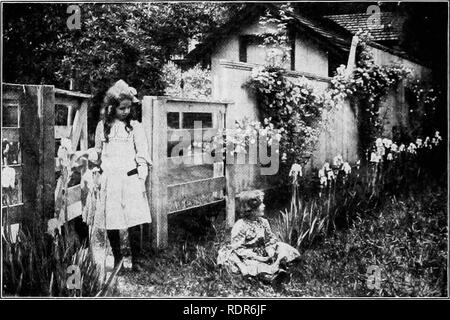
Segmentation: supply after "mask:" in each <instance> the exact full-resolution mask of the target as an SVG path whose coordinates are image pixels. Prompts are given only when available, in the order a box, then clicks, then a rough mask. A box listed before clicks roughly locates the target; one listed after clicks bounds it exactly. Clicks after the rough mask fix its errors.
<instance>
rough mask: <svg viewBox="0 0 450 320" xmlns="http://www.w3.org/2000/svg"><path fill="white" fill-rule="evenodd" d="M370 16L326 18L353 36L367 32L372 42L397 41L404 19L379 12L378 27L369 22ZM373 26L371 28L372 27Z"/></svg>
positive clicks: (344, 15) (352, 15)
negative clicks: (362, 31)
mask: <svg viewBox="0 0 450 320" xmlns="http://www.w3.org/2000/svg"><path fill="white" fill-rule="evenodd" d="M370 17H371V14H366V13H352V14H338V15H328V16H325V18H328V19H330V20H332V21H334V22H336V23H337V24H338V25H340V26H342V27H343V28H345V29H347V30H348V31H350V32H351V33H352V34H355V33H356V32H357V31H358V30H360V29H361V30H368V31H369V33H370V35H371V36H372V40H373V41H387V40H399V39H400V36H401V34H402V29H403V23H404V22H405V19H406V18H405V17H404V16H401V15H398V14H396V13H393V12H380V25H379V26H376V25H375V24H374V23H371V21H374V20H369V18H370ZM372 25H373V26H372Z"/></svg>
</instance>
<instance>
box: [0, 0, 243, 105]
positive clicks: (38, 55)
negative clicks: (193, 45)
mask: <svg viewBox="0 0 450 320" xmlns="http://www.w3.org/2000/svg"><path fill="white" fill-rule="evenodd" d="M242 7H243V5H242V4H221V3H206V2H204V3H203V2H198V3H170V4H169V3H122V4H100V3H83V4H81V5H80V8H81V29H80V30H69V29H68V28H67V26H66V20H67V18H68V17H69V15H68V14H67V13H66V10H67V5H64V4H22V3H21V4H7V5H5V7H4V9H5V21H4V45H5V60H4V61H5V64H4V65H5V72H4V80H5V81H7V82H12V83H31V84H37V83H42V82H44V83H47V84H52V85H55V86H57V87H59V88H63V89H64V88H68V84H69V80H70V79H71V78H73V79H74V80H75V88H76V89H77V90H80V91H83V92H88V93H92V94H94V95H96V97H97V98H98V99H97V100H96V103H99V102H101V100H100V99H101V98H100V97H101V96H102V94H103V93H104V92H105V91H106V89H107V88H108V86H109V85H110V84H112V83H113V82H115V81H117V80H118V79H124V80H125V81H126V82H127V83H129V84H130V85H131V86H133V87H135V88H136V89H137V90H138V92H139V94H140V95H144V94H147V95H157V94H162V92H163V85H162V83H161V68H162V66H163V65H164V64H165V63H166V62H167V61H168V60H169V59H170V57H171V56H172V55H174V54H182V53H185V52H186V50H187V44H188V39H190V38H193V37H196V38H197V39H199V40H200V41H201V40H202V39H203V37H204V36H205V35H206V34H207V33H208V32H210V31H212V30H214V29H215V28H216V27H218V26H219V25H221V24H223V23H224V22H225V21H226V20H227V19H228V18H229V16H230V15H233V14H235V13H236V12H237V11H238V10H240V9H241V8H242Z"/></svg>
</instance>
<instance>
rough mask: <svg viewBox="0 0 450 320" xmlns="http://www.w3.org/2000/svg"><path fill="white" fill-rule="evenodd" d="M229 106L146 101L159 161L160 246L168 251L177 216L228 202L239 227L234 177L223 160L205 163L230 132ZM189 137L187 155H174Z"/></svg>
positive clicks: (156, 208) (156, 213) (154, 206)
mask: <svg viewBox="0 0 450 320" xmlns="http://www.w3.org/2000/svg"><path fill="white" fill-rule="evenodd" d="M228 104H229V102H224V101H200V100H189V99H182V98H170V97H150V96H146V97H144V99H143V104H142V123H143V126H144V128H145V131H146V136H147V139H148V146H149V152H150V154H151V157H152V162H153V166H152V168H151V172H150V175H149V177H150V179H148V181H147V188H148V190H149V191H148V198H149V204H150V207H151V214H152V231H153V246H154V247H156V248H164V247H166V246H167V244H168V239H167V237H168V224H167V220H168V215H169V214H171V213H175V212H180V211H184V210H187V209H192V208H196V207H200V206H205V205H209V204H214V203H219V202H222V201H226V207H227V221H228V225H229V226H231V225H232V224H233V223H234V197H235V194H234V187H233V185H234V183H233V181H232V176H233V175H232V173H230V172H231V171H230V168H229V167H228V166H225V165H224V162H223V160H222V159H220V160H212V161H209V162H208V161H204V160H206V157H207V155H206V153H205V150H204V148H203V146H204V145H205V144H207V143H208V142H210V141H211V136H212V135H213V134H214V133H217V130H220V129H222V128H224V127H225V125H226V124H225V116H226V111H227V107H228ZM195 121H201V123H202V126H201V128H197V127H195V126H194V124H195ZM183 137H184V139H185V140H184V151H181V152H175V153H174V152H173V150H174V148H177V145H179V144H180V143H181V142H183ZM186 137H187V141H186ZM199 143H200V145H199ZM177 150H178V149H177ZM186 150H187V151H186ZM191 151H192V152H191ZM230 178H231V179H230Z"/></svg>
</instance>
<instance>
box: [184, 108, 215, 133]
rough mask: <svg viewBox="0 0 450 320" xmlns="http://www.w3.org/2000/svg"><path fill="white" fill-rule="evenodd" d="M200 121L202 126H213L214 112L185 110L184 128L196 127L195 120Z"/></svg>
mask: <svg viewBox="0 0 450 320" xmlns="http://www.w3.org/2000/svg"><path fill="white" fill-rule="evenodd" d="M195 121H200V122H201V124H202V128H212V113H207V112H184V113H183V127H182V128H183V129H194V122H195Z"/></svg>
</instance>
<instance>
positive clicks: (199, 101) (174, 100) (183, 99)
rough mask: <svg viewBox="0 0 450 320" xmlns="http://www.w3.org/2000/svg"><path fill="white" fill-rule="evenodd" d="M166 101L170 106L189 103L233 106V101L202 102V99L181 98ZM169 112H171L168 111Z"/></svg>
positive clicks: (169, 98) (171, 98)
mask: <svg viewBox="0 0 450 320" xmlns="http://www.w3.org/2000/svg"><path fill="white" fill-rule="evenodd" d="M166 101H167V102H168V103H169V104H170V103H171V102H181V103H185V102H189V103H206V104H231V103H233V102H232V101H231V100H202V99H191V98H179V97H170V96H169V97H167V98H166ZM167 111H169V110H167Z"/></svg>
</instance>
